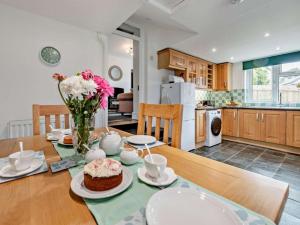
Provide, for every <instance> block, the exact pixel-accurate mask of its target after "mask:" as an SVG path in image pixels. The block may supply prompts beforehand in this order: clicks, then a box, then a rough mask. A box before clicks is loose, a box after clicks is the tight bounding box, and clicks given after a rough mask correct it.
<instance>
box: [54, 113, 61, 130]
mask: <svg viewBox="0 0 300 225" xmlns="http://www.w3.org/2000/svg"><path fill="white" fill-rule="evenodd" d="M55 127H60V115H57V114H56V115H55Z"/></svg>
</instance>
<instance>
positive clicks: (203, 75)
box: [157, 48, 216, 89]
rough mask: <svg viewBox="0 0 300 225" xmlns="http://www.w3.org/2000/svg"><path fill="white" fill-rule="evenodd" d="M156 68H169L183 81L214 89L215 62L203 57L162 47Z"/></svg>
mask: <svg viewBox="0 0 300 225" xmlns="http://www.w3.org/2000/svg"><path fill="white" fill-rule="evenodd" d="M157 54H158V69H171V70H174V71H175V75H177V76H181V77H183V78H184V81H185V82H191V83H194V84H195V86H196V88H201V89H207V88H209V89H215V88H216V81H215V76H216V69H215V64H213V63H211V62H207V61H205V60H203V59H200V58H197V57H194V56H191V55H188V54H185V53H182V52H179V51H176V50H174V49H170V48H167V49H163V50H161V51H158V53H157Z"/></svg>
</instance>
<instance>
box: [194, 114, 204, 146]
mask: <svg viewBox="0 0 300 225" xmlns="http://www.w3.org/2000/svg"><path fill="white" fill-rule="evenodd" d="M195 113H196V123H195V126H196V127H195V128H196V129H195V130H196V135H195V137H196V140H195V142H196V143H199V142H203V141H205V138H206V111H205V110H196V111H195Z"/></svg>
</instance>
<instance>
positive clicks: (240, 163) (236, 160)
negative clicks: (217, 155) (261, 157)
mask: <svg viewBox="0 0 300 225" xmlns="http://www.w3.org/2000/svg"><path fill="white" fill-rule="evenodd" d="M239 154H240V153H238V154H237V155H234V156H233V157H231V158H229V159H227V160H226V161H225V162H224V163H227V164H230V165H232V166H237V167H239V168H242V169H244V168H246V167H247V166H249V165H250V164H251V163H252V161H253V160H251V159H247V158H243V157H240V156H239Z"/></svg>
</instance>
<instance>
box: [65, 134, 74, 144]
mask: <svg viewBox="0 0 300 225" xmlns="http://www.w3.org/2000/svg"><path fill="white" fill-rule="evenodd" d="M64 144H66V145H71V144H73V138H72V135H66V136H64Z"/></svg>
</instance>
